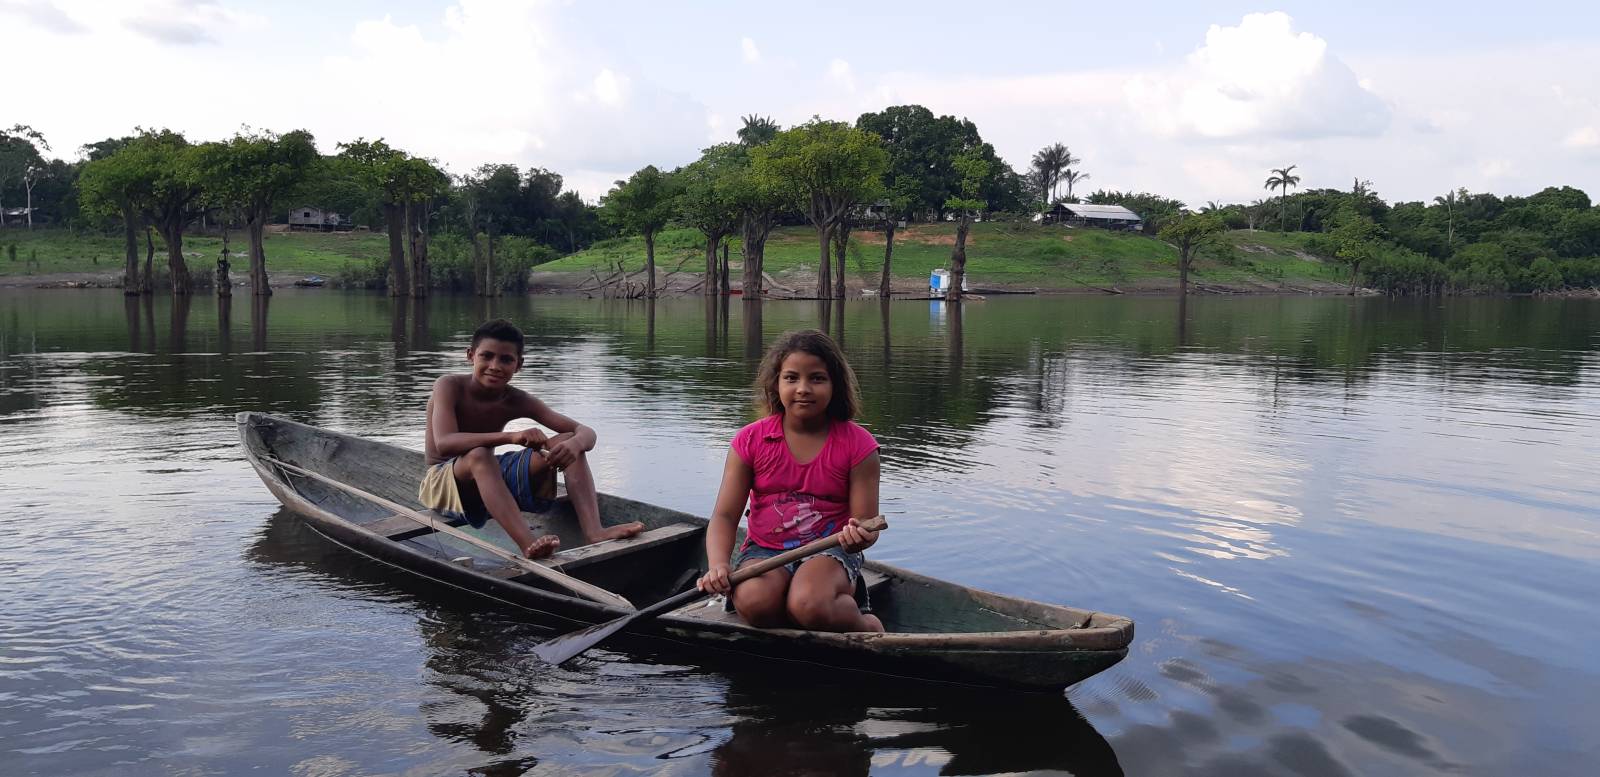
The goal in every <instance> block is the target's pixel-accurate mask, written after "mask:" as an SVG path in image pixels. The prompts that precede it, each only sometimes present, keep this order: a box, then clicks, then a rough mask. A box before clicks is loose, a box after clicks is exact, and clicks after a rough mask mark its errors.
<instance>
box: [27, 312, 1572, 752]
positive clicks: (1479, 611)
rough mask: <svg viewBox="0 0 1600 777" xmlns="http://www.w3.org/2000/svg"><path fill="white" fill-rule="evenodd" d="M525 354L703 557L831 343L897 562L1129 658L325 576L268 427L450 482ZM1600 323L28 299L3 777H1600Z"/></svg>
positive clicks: (331, 570) (355, 561)
mask: <svg viewBox="0 0 1600 777" xmlns="http://www.w3.org/2000/svg"><path fill="white" fill-rule="evenodd" d="M489 315H504V316H508V317H511V318H513V319H514V320H516V321H518V322H519V323H520V324H522V325H523V326H524V327H525V328H526V329H527V330H528V332H529V352H528V360H527V362H528V367H527V369H525V370H524V372H523V373H522V375H521V376H519V378H518V380H519V383H520V384H521V385H523V386H525V387H527V388H529V389H530V390H532V391H534V392H535V393H537V394H538V395H540V396H542V397H543V398H544V399H546V400H547V401H548V402H550V403H551V404H552V405H553V406H555V407H556V408H558V409H561V410H563V411H565V412H567V413H568V414H569V415H572V416H574V417H576V418H579V419H580V420H582V421H584V422H585V423H588V424H589V425H591V426H593V427H594V428H595V429H596V430H597V432H598V433H599V437H600V445H599V447H598V448H597V449H596V451H595V453H594V454H592V460H593V462H594V463H595V466H596V471H597V476H598V478H599V480H600V482H601V486H602V488H603V489H604V490H606V491H609V492H613V493H618V494H621V495H625V496H629V497H633V498H637V499H644V500H649V501H653V502H657V503H660V504H663V505H666V506H669V507H673V508H677V509H680V510H685V511H691V512H695V513H699V514H704V513H705V512H706V511H707V510H708V509H709V507H710V505H711V502H712V498H713V496H714V489H715V486H716V483H717V476H718V474H719V473H720V471H721V463H722V459H723V456H724V455H725V451H726V445H727V441H728V439H729V438H730V437H731V435H732V434H733V432H734V431H735V430H736V429H737V428H738V427H739V426H740V425H742V424H743V423H745V422H746V421H747V420H748V419H749V417H750V416H749V410H748V402H747V400H748V396H749V393H748V384H749V381H750V380H751V378H752V377H753V371H754V365H755V362H756V360H757V359H758V357H759V353H760V351H761V349H762V346H763V344H764V343H765V342H767V341H769V340H770V339H771V338H773V337H774V336H775V335H776V334H778V333H779V332H782V331H784V330H787V329H793V328H800V327H808V326H809V327H817V326H821V327H825V328H827V329H828V330H829V331H830V332H833V333H835V335H836V336H840V337H841V338H842V340H843V341H844V343H845V347H846V350H847V351H848V353H849V355H850V358H851V360H852V362H853V364H854V366H855V368H856V370H857V372H858V374H859V375H860V377H861V383H862V393H863V395H864V398H865V406H866V413H865V418H864V419H863V421H864V423H865V424H866V425H867V426H868V427H869V428H870V429H871V430H872V431H873V432H874V434H876V435H877V437H878V439H879V440H880V442H881V443H882V444H883V462H884V464H883V473H884V474H883V508H884V511H885V513H886V514H887V515H888V516H889V518H890V521H891V524H892V526H893V528H892V529H891V530H890V531H889V532H888V533H887V534H886V535H885V536H884V539H883V541H881V542H880V543H879V544H878V546H877V547H876V548H875V549H874V554H875V556H876V557H878V558H881V559H883V560H886V561H888V562H890V563H893V564H897V565H901V566H906V567H910V568H912V569H915V570H917V571H920V572H924V573H928V574H932V575H935V576H939V577H944V578H948V579H951V580H954V581H958V582H961V583H965V584H969V585H974V586H978V587H981V588H986V589H989V590H993V591H998V592H1001V593H1006V594H1011V595H1016V596H1022V597H1027V598H1031V599H1039V600H1043V601H1047V602H1059V603H1065V604H1071V605H1075V606H1081V607H1085V608H1088V609H1096V610H1102V611H1107V612H1114V613H1119V614H1124V615H1128V616H1131V617H1132V618H1134V620H1135V621H1136V622H1137V624H1138V632H1137V638H1136V641H1135V643H1134V645H1133V648H1132V650H1131V652H1130V654H1129V656H1128V658H1127V659H1126V660H1124V661H1123V662H1122V663H1121V664H1119V665H1118V666H1116V667H1114V668H1112V669H1111V670H1108V671H1106V672H1104V673H1103V674H1101V675H1098V676H1096V677H1094V678H1091V679H1089V680H1087V681H1085V682H1083V683H1081V684H1079V685H1078V686H1075V687H1074V688H1072V689H1070V690H1069V691H1067V692H1066V693H1064V694H1062V695H1060V696H1045V697H1038V696H1020V695H1016V694H1006V693H999V692H951V691H947V690H943V689H920V688H908V687H904V686H895V687H887V686H884V685H882V684H881V683H876V682H863V681H860V680H858V679H856V678H853V677H851V676H848V675H843V674H839V673H828V672H816V671H802V672H795V671H794V670H792V669H787V668H773V669H771V670H767V671H763V670H762V669H760V668H755V667H749V666H738V667H729V666H722V665H719V664H718V663H716V662H715V661H710V660H708V661H697V660H696V657H695V656H692V655H683V654H675V655H652V654H640V653H630V652H620V651H618V650H616V649H613V650H604V649H602V650H598V651H595V652H594V653H592V654H590V656H589V657H588V658H587V659H585V660H581V661H576V662H573V664H571V665H569V666H567V667H564V668H561V669H559V670H552V669H549V668H548V667H543V666H541V665H539V664H538V663H537V662H535V661H533V660H532V659H530V658H528V650H529V648H530V647H531V646H533V645H535V644H537V643H538V642H540V641H541V640H543V639H545V638H547V637H549V636H550V635H551V633H552V632H551V631H550V630H549V629H548V628H546V627H542V626H541V625H540V624H537V623H527V622H524V621H522V620H520V619H519V616H518V614H517V613H516V612H513V611H509V610H506V609H501V608H498V607H496V606H493V605H492V604H489V603H486V602H484V601H479V600H472V599H464V598H460V597H458V596H452V595H449V594H441V593H439V592H437V591H434V590H432V589H429V588H427V587H425V586H422V585H419V584H417V583H415V582H413V581H412V580H410V579H409V578H407V577H406V576H405V575H404V574H401V573H397V572H394V571H391V570H388V569H387V568H384V567H381V566H379V565H376V564H374V563H372V562H369V561H367V560H365V559H363V558H362V557H359V556H356V555H354V554H352V553H350V552H348V551H345V550H343V549H341V548H339V547H337V546H334V545H332V544H331V543H329V542H328V541H326V540H324V539H322V538H321V537H320V536H318V535H316V534H314V533H312V532H311V531H309V530H308V529H307V528H306V527H305V526H304V525H303V524H302V523H301V522H300V521H299V520H298V519H297V518H296V517H295V516H294V515H293V514H291V513H288V512H286V511H284V510H282V509H280V508H279V506H278V504H277V503H276V501H275V500H274V499H273V498H272V497H271V496H270V495H269V494H268V493H267V491H266V489H265V488H264V487H262V486H261V484H260V482H259V481H258V479H257V478H256V476H255V475H254V473H253V472H252V471H251V470H250V468H249V467H248V466H247V465H246V464H245V462H244V460H243V457H242V456H241V453H240V450H239V448H238V445H237V438H236V431H235V427H234V424H233V421H232V416H233V414H234V413H235V412H237V411H241V410H263V411H269V412H273V413H279V414H283V415H286V416H289V417H292V418H295V419H297V420H301V421H305V422H309V423H314V424H319V425H323V426H328V427H331V428H334V429H337V430H340V431H345V432H351V433H355V434H361V435H366V436H370V437H373V438H376V439H379V440H384V441H387V442H393V443H397V444H402V445H406V446H409V447H413V448H420V447H421V444H422V423H423V403H424V401H425V399H426V395H427V391H428V389H429V386H430V384H431V382H432V380H433V378H434V377H435V376H437V375H439V374H441V373H443V372H445V371H450V370H458V369H461V368H462V367H464V365H465V361H464V351H465V348H466V343H467V338H468V335H469V334H470V332H471V330H472V328H473V327H474V325H475V324H476V323H477V322H478V321H479V320H481V319H483V318H484V317H487V316H489ZM1597 420H1600V301H1594V300H1564V301H1536V300H1444V301H1437V300H1435V301H1421V302H1416V301H1402V302H1395V301H1389V300H1383V299H1355V300H1351V299H1343V298H1215V297H1208V298H1201V299H1195V300H1191V301H1190V302H1189V303H1188V306H1187V309H1186V310H1183V311H1181V312H1180V309H1179V307H1178V302H1177V301H1176V300H1173V299H1160V298H1097V297H1056V298H991V299H989V300H987V301H975V302H969V303H967V304H966V305H965V306H964V307H963V308H962V309H948V308H946V307H945V306H943V305H942V304H939V303H930V302H925V301H924V302H916V301H897V302H892V303H888V304H887V305H881V304H879V303H877V302H866V303H861V302H851V303H849V304H838V305H833V306H824V305H822V303H816V302H768V303H764V304H759V303H758V304H754V305H752V304H747V303H743V302H740V301H737V300H735V301H733V302H732V303H731V305H728V304H722V305H719V304H717V303H716V302H712V303H705V302H704V301H702V300H700V299H674V300H663V301H660V302H658V303H656V304H655V305H653V306H647V305H645V304H644V303H641V302H632V303H628V302H618V301H605V300H586V299H573V298H548V297H536V298H515V299H503V300H496V301H493V302H492V303H490V302H486V301H483V300H476V299H470V298H438V299H434V300H432V301H430V302H428V303H426V304H423V305H420V306H418V305H408V304H406V303H399V304H395V303H392V302H391V301H390V300H388V299H385V298H383V297H379V296H371V295H364V294H354V293H352V294H345V293H340V292H335V291H328V290H309V291H287V292H283V293H280V294H279V295H277V296H276V297H274V298H272V299H271V301H270V303H269V304H267V305H265V306H263V305H261V304H259V303H256V302H254V301H252V300H251V299H250V298H249V297H240V298H238V299H235V300H234V301H233V302H232V303H231V305H229V306H227V307H223V308H219V305H218V302H217V301H216V300H213V299H210V298H207V297H200V298H197V299H195V300H193V301H192V302H191V303H189V304H186V305H185V304H181V303H180V304H175V303H174V301H173V300H172V299H171V298H169V297H158V298H156V299H155V300H154V301H153V303H152V302H150V301H148V300H147V301H144V302H142V303H141V302H139V301H125V300H124V298H123V297H122V296H121V295H120V294H118V293H116V292H112V291H105V292H102V291H70V290H60V291H14V290H0V528H3V529H4V535H3V536H4V537H5V539H4V541H3V542H0V591H3V592H4V599H3V600H4V606H3V607H0V753H3V759H4V760H3V764H4V765H3V766H0V773H4V774H6V775H34V774H38V775H46V774H49V775H54V774H80V775H142V774H176V775H206V774H236V773H242V772H245V771H247V770H255V773H261V774H291V775H317V776H321V775H330V776H331V775H377V774H393V775H432V774H478V775H510V774H523V773H529V774H589V773H601V774H636V773H638V774H683V775H696V774H707V773H717V774H740V775H771V774H830V775H831V774H841V775H848V774H866V773H873V774H893V775H902V774H903V775H934V774H994V773H1030V772H1041V773H1057V774H1060V773H1071V774H1078V775H1088V774H1119V773H1127V774H1137V775H1151V774H1154V775H1164V774H1171V775H1178V774H1217V775H1254V774H1286V775H1287V774H1300V775H1330V776H1331V775H1352V774H1386V775H1431V774H1479V775H1522V774H1541V775H1580V774H1592V773H1594V771H1593V770H1594V769H1595V764H1596V763H1597V762H1600V725H1597V723H1600V701H1597V700H1600V651H1597V650H1595V649H1594V647H1593V646H1594V645H1596V644H1597V643H1600V617H1596V615H1595V610H1594V597H1595V594H1596V592H1597V591H1600V563H1597V562H1600V480H1597V478H1596V462H1597V461H1600V437H1597V435H1596V434H1595V431H1596V422H1597Z"/></svg>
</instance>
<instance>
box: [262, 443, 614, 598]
mask: <svg viewBox="0 0 1600 777" xmlns="http://www.w3.org/2000/svg"><path fill="white" fill-rule="evenodd" d="M263 458H265V459H266V460H267V461H268V462H269V463H271V464H272V466H274V467H280V468H282V469H284V470H287V471H289V472H293V473H295V474H296V475H300V476H302V477H308V478H311V479H312V480H315V481H317V482H318V483H324V484H326V485H329V486H333V487H334V488H337V489H339V490H340V491H343V492H345V493H347V494H350V495H352V496H358V497H361V498H362V499H365V500H367V501H369V502H372V503H373V504H376V505H378V506H380V507H383V508H384V509H386V510H393V511H394V512H395V514H396V515H399V516H402V517H405V518H410V519H411V520H413V521H416V522H417V523H420V524H422V525H423V526H427V527H428V528H431V529H433V530H434V531H436V532H439V533H440V534H447V535H449V536H451V537H455V538H456V539H458V540H461V541H462V542H466V543H469V544H471V545H475V546H477V547H479V548H483V549H484V550H486V551H488V552H490V553H492V554H494V555H495V556H496V557H498V558H501V559H504V560H506V561H509V562H511V563H512V564H515V565H517V566H518V567H520V568H522V569H524V570H527V571H528V572H531V573H533V574H534V575H535V576H537V577H540V578H542V579H544V580H546V581H548V582H550V583H552V584H554V585H556V586H559V587H561V588H562V589H564V590H566V591H567V592H569V593H571V594H573V595H575V596H581V597H583V598H585V599H588V600H590V601H594V602H599V603H601V604H608V605H611V606H612V607H620V608H622V609H624V610H632V609H633V603H632V602H630V601H628V600H627V599H625V598H623V597H622V596H621V595H620V594H616V593H612V592H611V591H607V590H606V589H604V588H601V587H600V586H597V585H595V584H593V583H588V582H585V581H583V580H579V579H578V578H576V577H573V576H571V575H567V574H563V573H561V572H558V571H556V570H554V569H551V568H549V567H547V566H545V565H543V564H539V563H536V562H534V561H530V560H529V559H526V558H523V557H522V556H520V555H517V554H515V553H512V552H511V551H509V550H506V549H505V548H502V547H500V546H499V545H496V544H494V543H492V542H490V541H488V540H486V539H483V538H482V537H478V536H476V535H473V534H469V533H467V532H464V531H461V530H460V529H457V528H455V527H454V526H450V525H448V524H445V523H442V522H440V521H437V520H435V519H433V518H432V517H430V516H428V515H427V514H425V513H421V512H418V511H416V510H413V509H411V508H409V507H406V506H405V505H403V504H400V503H399V502H395V501H392V500H389V499H384V498H383V497H381V496H378V495H377V494H373V493H368V492H366V491H363V490H361V489H359V488H356V487H355V486H352V485H350V484H349V483H341V482H339V481H337V480H334V479H333V478H330V477H328V476H326V475H321V474H318V473H316V472H312V471H311V470H309V469H304V468H302V467H296V466H295V465H293V464H290V463H288V462H286V461H282V460H280V459H275V458H269V457H263Z"/></svg>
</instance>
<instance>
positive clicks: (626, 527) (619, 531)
mask: <svg viewBox="0 0 1600 777" xmlns="http://www.w3.org/2000/svg"><path fill="white" fill-rule="evenodd" d="M642 531H644V524H642V523H639V522H638V521H634V522H633V523H624V524H619V525H617V526H606V527H604V528H602V529H600V531H598V532H595V533H594V534H589V535H585V537H584V539H587V540H588V541H590V542H602V541H604V540H625V539H627V538H629V537H632V536H634V535H636V534H638V533H639V532H642Z"/></svg>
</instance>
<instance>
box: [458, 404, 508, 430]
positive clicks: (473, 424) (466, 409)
mask: <svg viewBox="0 0 1600 777" xmlns="http://www.w3.org/2000/svg"><path fill="white" fill-rule="evenodd" d="M455 411H456V428H457V429H460V430H461V431H463V432H498V431H501V430H503V429H505V428H506V424H508V423H510V422H511V421H512V420H513V419H515V418H516V417H517V412H516V411H515V410H513V409H512V406H511V403H510V402H509V401H507V400H505V399H500V400H494V401H484V400H481V399H474V398H472V397H468V396H462V397H460V398H458V399H457V400H456V407H455Z"/></svg>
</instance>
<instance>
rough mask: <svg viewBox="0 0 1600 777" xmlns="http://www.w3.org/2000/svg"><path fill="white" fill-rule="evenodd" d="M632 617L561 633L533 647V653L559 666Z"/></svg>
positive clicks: (613, 631)
mask: <svg viewBox="0 0 1600 777" xmlns="http://www.w3.org/2000/svg"><path fill="white" fill-rule="evenodd" d="M633 618H634V616H632V615H629V616H626V617H622V618H618V619H616V620H614V621H607V622H605V623H601V624H597V625H594V626H590V627H589V628H587V629H582V630H580V631H574V632H572V633H571V634H563V635H561V636H559V637H556V638H555V639H552V640H550V641H548V642H541V643H540V644H539V645H537V646H536V647H534V649H533V654H534V655H535V656H537V657H538V658H539V660H541V661H543V662H545V663H547V664H550V665H552V666H560V665H561V664H564V663H566V662H567V661H568V660H570V659H571V658H572V657H573V656H576V655H578V654H579V653H582V652H583V651H585V650H588V649H589V648H592V647H594V646H595V645H598V644H600V642H601V641H603V640H604V639H605V638H606V637H609V636H611V635H612V634H615V633H617V632H618V631H621V630H622V627H623V626H626V625H628V622H629V621H632V620H633Z"/></svg>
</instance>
